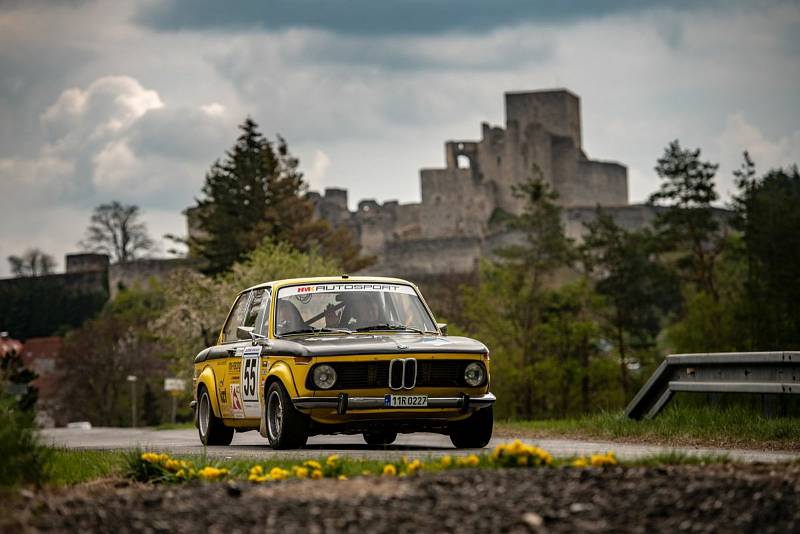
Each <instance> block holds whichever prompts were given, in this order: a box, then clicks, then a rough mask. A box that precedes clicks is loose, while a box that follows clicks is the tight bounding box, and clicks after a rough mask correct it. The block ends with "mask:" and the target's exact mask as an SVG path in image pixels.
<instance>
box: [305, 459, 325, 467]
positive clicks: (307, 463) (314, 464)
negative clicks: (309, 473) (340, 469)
mask: <svg viewBox="0 0 800 534" xmlns="http://www.w3.org/2000/svg"><path fill="white" fill-rule="evenodd" d="M303 466H304V467H308V468H310V469H322V465H321V464H320V463H319V462H318V461H316V460H306V461H305V462H303Z"/></svg>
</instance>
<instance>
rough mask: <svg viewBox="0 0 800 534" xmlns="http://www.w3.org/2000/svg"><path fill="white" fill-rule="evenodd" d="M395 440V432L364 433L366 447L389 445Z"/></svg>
mask: <svg viewBox="0 0 800 534" xmlns="http://www.w3.org/2000/svg"><path fill="white" fill-rule="evenodd" d="M396 439H397V432H364V441H366V442H367V445H376V446H377V445H391V444H392V443H394V440H396Z"/></svg>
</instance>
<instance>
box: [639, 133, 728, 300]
mask: <svg viewBox="0 0 800 534" xmlns="http://www.w3.org/2000/svg"><path fill="white" fill-rule="evenodd" d="M717 167H718V165H716V164H714V163H709V162H707V161H702V160H701V159H700V149H696V150H691V149H683V148H681V146H680V143H679V142H678V141H677V140H676V141H673V142H671V143H670V144H669V146H668V147H667V148H666V150H665V151H664V155H663V156H662V157H661V158H660V159H659V160H658V164H657V165H656V168H655V170H656V173H658V176H659V177H660V178H661V185H660V187H659V190H658V191H657V192H655V193H653V194H652V195H651V196H650V199H649V203H650V204H651V205H654V206H662V207H665V208H667V209H666V210H663V211H661V212H660V213H659V214H658V216H657V217H656V221H655V227H656V229H657V231H658V232H659V237H660V238H661V239H662V240H663V243H664V244H665V246H666V248H667V249H668V250H673V251H677V252H678V254H679V257H678V260H677V263H676V265H677V267H678V269H679V272H680V273H681V274H682V275H683V276H684V277H685V278H686V280H688V281H689V282H691V283H693V284H695V285H696V286H697V287H698V288H699V289H700V290H702V291H705V292H706V293H708V294H709V295H711V296H712V298H714V299H717V298H718V297H719V295H718V290H717V287H716V283H715V282H716V281H715V279H714V265H715V262H716V259H717V257H718V256H719V253H720V251H721V249H720V243H721V241H722V239H721V236H720V224H719V221H718V220H717V217H715V214H714V208H713V207H712V203H713V202H715V201H716V200H717V198H718V197H717V193H716V190H715V188H714V176H715V174H716V172H717Z"/></svg>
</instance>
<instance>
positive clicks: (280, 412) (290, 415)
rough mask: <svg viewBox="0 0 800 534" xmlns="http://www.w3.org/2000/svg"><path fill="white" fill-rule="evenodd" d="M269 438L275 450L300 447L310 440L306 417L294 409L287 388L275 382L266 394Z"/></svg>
mask: <svg viewBox="0 0 800 534" xmlns="http://www.w3.org/2000/svg"><path fill="white" fill-rule="evenodd" d="M265 404H266V406H265V408H264V409H265V410H266V414H265V416H266V420H267V439H268V440H269V444H270V446H271V447H272V448H273V449H275V450H282V449H299V448H300V447H302V446H303V445H305V444H306V441H307V440H308V424H307V421H306V418H305V417H304V416H303V414H301V413H300V412H298V411H297V410H295V409H294V405H292V400H291V399H290V398H289V394H288V393H287V392H286V388H284V387H283V384H281V383H280V382H273V383H271V384H270V385H269V388H267V395H266V403H265Z"/></svg>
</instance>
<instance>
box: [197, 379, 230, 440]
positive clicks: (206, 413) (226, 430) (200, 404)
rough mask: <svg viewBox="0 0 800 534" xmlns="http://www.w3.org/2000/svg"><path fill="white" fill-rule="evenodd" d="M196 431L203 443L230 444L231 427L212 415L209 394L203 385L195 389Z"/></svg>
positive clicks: (212, 410)
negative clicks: (196, 399)
mask: <svg viewBox="0 0 800 534" xmlns="http://www.w3.org/2000/svg"><path fill="white" fill-rule="evenodd" d="M197 396H198V401H197V415H196V418H197V432H198V434H200V441H202V442H203V445H230V444H231V441H233V428H231V427H228V426H225V425H224V424H223V422H222V419H220V418H219V417H217V416H216V415H214V409H213V408H212V407H211V396H210V395H209V394H208V390H207V389H206V387H205V386H200V389H198V390H197Z"/></svg>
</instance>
